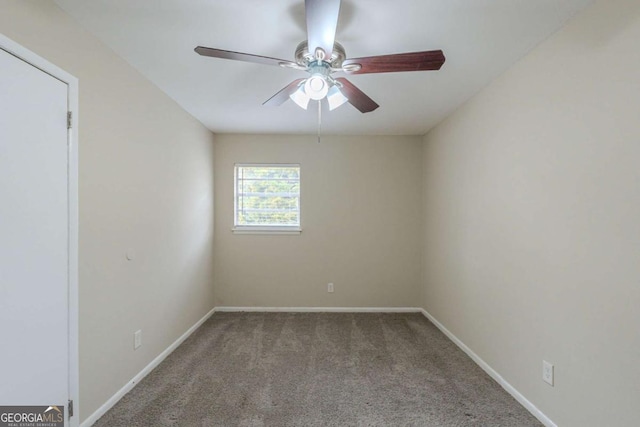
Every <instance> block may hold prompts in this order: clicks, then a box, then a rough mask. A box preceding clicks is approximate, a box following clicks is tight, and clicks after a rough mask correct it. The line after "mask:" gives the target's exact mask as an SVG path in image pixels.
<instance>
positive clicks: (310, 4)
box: [304, 0, 340, 59]
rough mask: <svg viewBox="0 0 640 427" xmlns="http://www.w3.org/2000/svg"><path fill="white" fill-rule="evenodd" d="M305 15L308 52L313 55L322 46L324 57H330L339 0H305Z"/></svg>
mask: <svg viewBox="0 0 640 427" xmlns="http://www.w3.org/2000/svg"><path fill="white" fill-rule="evenodd" d="M304 8H305V12H306V15H307V43H308V45H309V52H310V53H311V54H312V55H315V51H316V49H317V48H322V50H324V52H325V58H327V59H329V58H331V53H332V52H333V43H334V42H335V39H336V28H337V27H338V15H339V13H340V0H305V2H304Z"/></svg>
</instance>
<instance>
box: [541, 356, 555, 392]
mask: <svg viewBox="0 0 640 427" xmlns="http://www.w3.org/2000/svg"><path fill="white" fill-rule="evenodd" d="M542 379H543V380H544V382H546V383H548V384H549V385H551V386H553V365H552V364H551V363H549V362H547V361H546V360H543V361H542Z"/></svg>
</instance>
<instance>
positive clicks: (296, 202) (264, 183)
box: [233, 164, 300, 233]
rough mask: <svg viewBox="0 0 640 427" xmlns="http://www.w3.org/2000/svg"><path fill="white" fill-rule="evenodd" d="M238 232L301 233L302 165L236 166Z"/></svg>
mask: <svg viewBox="0 0 640 427" xmlns="http://www.w3.org/2000/svg"><path fill="white" fill-rule="evenodd" d="M233 231H234V232H236V233H272V232H281V233H300V165H292V164H272V165H265V164H236V166H235V218H234V228H233Z"/></svg>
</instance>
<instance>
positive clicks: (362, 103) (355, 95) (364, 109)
mask: <svg viewBox="0 0 640 427" xmlns="http://www.w3.org/2000/svg"><path fill="white" fill-rule="evenodd" d="M336 80H337V81H338V82H340V83H341V84H342V87H341V88H340V92H342V94H343V95H344V96H346V97H347V99H348V100H349V103H350V104H351V105H353V106H354V107H356V108H357V109H358V110H360V112H361V113H368V112H370V111H373V110H375V109H376V108H378V107H379V105H378V104H376V102H375V101H374V100H373V99H371V98H369V97H368V96H367V95H366V94H365V93H364V92H363V91H361V90H360V89H358V88H357V87H355V86H354V85H353V83H351V82H350V81H349V80H347V79H345V78H344V77H339V78H337V79H336Z"/></svg>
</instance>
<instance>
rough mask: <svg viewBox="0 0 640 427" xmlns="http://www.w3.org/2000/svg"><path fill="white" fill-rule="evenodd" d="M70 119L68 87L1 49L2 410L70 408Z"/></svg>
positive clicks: (0, 371)
mask: <svg viewBox="0 0 640 427" xmlns="http://www.w3.org/2000/svg"><path fill="white" fill-rule="evenodd" d="M67 111H68V87H67V84H66V83H63V82H61V81H60V80H58V79H56V78H54V77H52V76H51V75H49V74H47V73H45V72H43V71H41V70H39V69H37V68H35V67H34V66H32V65H30V64H28V63H26V62H24V61H23V60H21V59H19V58H17V57H15V56H13V55H11V54H9V53H8V52H6V51H4V50H2V49H0V343H1V344H0V405H16V406H18V405H19V406H27V405H38V406H40V405H61V407H62V406H64V407H65V409H66V405H67V399H68V398H69V205H68V197H69V190H68V166H69V163H68V154H67ZM65 412H66V411H65ZM65 419H67V416H66V414H65ZM65 425H66V423H65Z"/></svg>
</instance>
